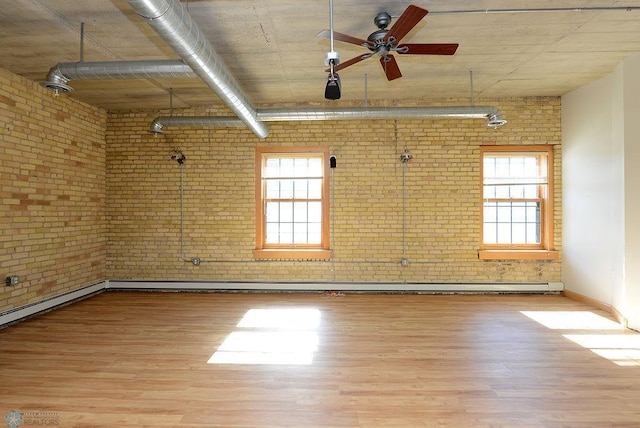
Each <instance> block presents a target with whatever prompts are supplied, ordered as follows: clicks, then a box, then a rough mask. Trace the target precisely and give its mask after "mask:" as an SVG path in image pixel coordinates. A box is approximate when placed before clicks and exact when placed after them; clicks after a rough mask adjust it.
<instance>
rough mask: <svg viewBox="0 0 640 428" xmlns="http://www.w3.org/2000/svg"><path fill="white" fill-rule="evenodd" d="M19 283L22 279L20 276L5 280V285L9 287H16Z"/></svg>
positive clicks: (9, 277) (12, 276)
mask: <svg viewBox="0 0 640 428" xmlns="http://www.w3.org/2000/svg"><path fill="white" fill-rule="evenodd" d="M19 282H20V277H18V275H11V276H8V277H7V278H6V279H5V284H6V285H7V287H9V286H12V285H16V284H18V283H19Z"/></svg>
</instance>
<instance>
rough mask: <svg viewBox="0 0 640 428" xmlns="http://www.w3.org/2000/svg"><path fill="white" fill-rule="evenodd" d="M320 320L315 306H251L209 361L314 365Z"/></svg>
mask: <svg viewBox="0 0 640 428" xmlns="http://www.w3.org/2000/svg"><path fill="white" fill-rule="evenodd" d="M320 319H321V313H320V311H319V310H318V309H314V308H261V309H250V310H249V311H247V313H246V314H245V315H244V317H243V318H242V319H241V320H240V322H239V323H238V324H237V328H238V331H234V332H232V333H231V334H229V336H227V338H226V339H225V341H224V342H222V344H221V345H220V346H219V347H218V349H217V350H216V352H215V353H214V354H213V355H212V356H211V358H210V359H209V361H208V363H209V364H295V365H309V364H312V363H313V355H314V353H315V352H316V351H317V350H318V343H319V339H318V332H317V328H318V326H319V325H320Z"/></svg>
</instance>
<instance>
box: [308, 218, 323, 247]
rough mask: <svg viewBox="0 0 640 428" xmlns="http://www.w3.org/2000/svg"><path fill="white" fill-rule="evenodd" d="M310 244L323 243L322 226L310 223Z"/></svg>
mask: <svg viewBox="0 0 640 428" xmlns="http://www.w3.org/2000/svg"><path fill="white" fill-rule="evenodd" d="M308 233H309V244H320V243H321V242H322V224H320V223H309V229H308Z"/></svg>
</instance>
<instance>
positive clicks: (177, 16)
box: [127, 0, 269, 138]
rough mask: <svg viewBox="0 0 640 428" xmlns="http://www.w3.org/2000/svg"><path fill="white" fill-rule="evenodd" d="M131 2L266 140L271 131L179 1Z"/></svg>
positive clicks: (235, 111)
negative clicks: (258, 116) (259, 117)
mask: <svg viewBox="0 0 640 428" xmlns="http://www.w3.org/2000/svg"><path fill="white" fill-rule="evenodd" d="M127 1H128V2H129V4H130V5H131V6H132V7H133V8H134V9H135V11H136V12H137V13H138V14H139V15H140V16H141V17H142V18H144V19H146V20H147V21H148V22H149V25H151V27H152V28H153V29H154V30H156V32H157V33H158V34H159V35H160V37H162V38H163V39H164V40H165V41H166V42H167V43H168V44H169V45H170V46H171V47H172V48H173V50H174V51H175V52H176V53H177V54H178V55H179V56H180V58H182V59H183V60H184V61H185V62H186V63H187V64H189V65H190V66H191V69H192V70H193V71H194V72H195V73H196V74H197V75H198V76H199V77H200V78H201V79H202V80H203V81H204V82H205V83H206V84H207V85H208V86H209V87H210V88H211V89H212V90H213V91H214V92H215V93H216V94H217V95H218V97H220V99H221V100H222V101H223V102H224V103H225V104H227V106H228V107H229V108H230V109H231V110H232V111H233V112H234V113H235V114H236V115H237V116H238V117H239V118H240V120H242V122H244V123H245V124H246V125H247V126H248V127H249V129H251V131H253V133H254V134H256V135H257V136H258V137H259V138H266V136H267V135H268V133H269V129H268V128H267V126H266V125H265V124H264V123H263V122H261V121H260V120H259V119H258V118H257V114H256V109H255V108H254V107H253V106H252V105H251V103H250V102H249V100H248V99H247V97H246V95H245V94H244V93H243V92H242V90H241V89H240V86H239V85H238V82H237V81H236V79H235V78H234V77H233V75H232V74H231V73H230V72H229V70H228V69H227V67H226V65H225V64H224V63H223V61H222V59H221V58H220V56H218V54H217V53H216V52H215V50H214V49H213V47H212V46H211V45H210V44H209V42H208V41H207V39H206V38H205V36H204V34H203V33H202V31H201V30H200V28H198V26H197V25H196V23H195V21H194V20H193V19H192V18H191V16H190V15H189V13H188V12H187V10H186V9H185V8H184V7H183V6H182V5H181V4H180V2H179V1H178V0H127Z"/></svg>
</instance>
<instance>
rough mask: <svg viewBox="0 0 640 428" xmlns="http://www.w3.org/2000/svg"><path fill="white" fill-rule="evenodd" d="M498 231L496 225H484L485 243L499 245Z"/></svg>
mask: <svg viewBox="0 0 640 428" xmlns="http://www.w3.org/2000/svg"><path fill="white" fill-rule="evenodd" d="M496 231H497V227H496V224H495V223H485V224H484V230H483V236H484V242H485V243H486V244H496V243H497V239H496Z"/></svg>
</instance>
